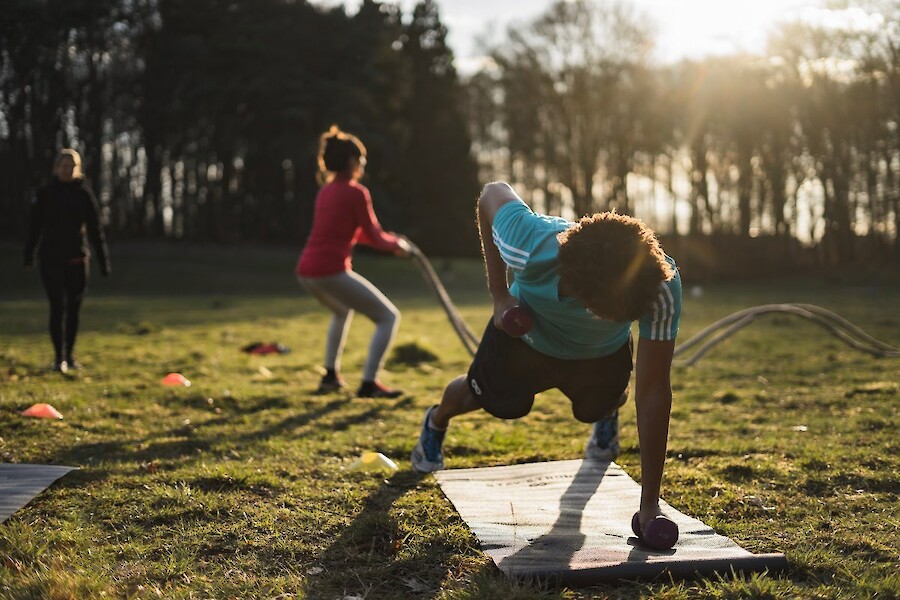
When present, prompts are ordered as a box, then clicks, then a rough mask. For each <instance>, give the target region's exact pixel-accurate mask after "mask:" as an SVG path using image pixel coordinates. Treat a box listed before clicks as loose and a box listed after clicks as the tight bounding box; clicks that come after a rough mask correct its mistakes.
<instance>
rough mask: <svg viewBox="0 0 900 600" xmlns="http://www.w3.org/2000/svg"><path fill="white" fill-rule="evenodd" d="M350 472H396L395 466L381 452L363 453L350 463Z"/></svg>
mask: <svg viewBox="0 0 900 600" xmlns="http://www.w3.org/2000/svg"><path fill="white" fill-rule="evenodd" d="M350 470H351V471H365V472H366V473H371V472H374V471H396V470H397V464H396V463H395V462H394V461H392V460H391V459H389V458H388V457H387V456H385V455H384V454H382V453H381V452H364V453H363V454H362V456H360V457H359V458H357V459H356V460H354V461H353V462H352V463H350Z"/></svg>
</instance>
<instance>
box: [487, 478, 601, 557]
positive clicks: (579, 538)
mask: <svg viewBox="0 0 900 600" xmlns="http://www.w3.org/2000/svg"><path fill="white" fill-rule="evenodd" d="M604 475H606V469H605V468H604V469H602V470H601V469H598V468H596V464H595V463H592V462H590V461H584V462H582V464H581V466H580V467H579V468H578V472H577V473H575V477H574V478H573V479H572V483H570V484H569V487H568V488H567V489H566V491H565V492H563V495H562V496H561V497H560V499H559V516H558V517H557V519H556V522H555V523H553V527H552V528H551V529H550V531H548V532H547V533H545V534H543V535H542V536H540V537H539V538H537V539H535V540H534V541H532V542H529V543H527V545H526V546H525V547H523V548H522V549H520V550H518V551H517V552H515V553H514V554H511V555H509V556H507V557H506V558H504V559H503V560H501V561H500V562H499V563H498V565H497V566H498V567H500V569H501V570H503V571H506V572H509V573H515V572H518V571H522V572H532V571H540V572H550V571H559V570H564V569H568V568H569V563H570V562H571V560H572V557H573V556H575V553H576V552H577V551H578V550H581V548H582V547H583V546H584V542H585V540H586V539H587V536H585V535H584V534H583V533H582V532H581V520H582V517H583V515H584V507H585V506H587V503H588V502H589V501H590V499H591V497H593V495H594V493H595V492H596V491H597V488H599V487H600V482H601V481H602V480H603V477H604ZM510 509H512V503H510ZM512 517H513V519H515V518H516V516H515V515H514V514H513V515H512Z"/></svg>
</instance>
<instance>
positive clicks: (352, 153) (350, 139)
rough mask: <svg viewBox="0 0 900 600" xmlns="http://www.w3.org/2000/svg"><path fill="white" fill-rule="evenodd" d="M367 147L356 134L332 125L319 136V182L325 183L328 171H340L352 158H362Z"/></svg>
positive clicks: (343, 169)
mask: <svg viewBox="0 0 900 600" xmlns="http://www.w3.org/2000/svg"><path fill="white" fill-rule="evenodd" d="M365 155H366V147H365V146H363V143H362V142H361V141H359V138H358V137H356V136H355V135H352V134H349V133H346V132H344V131H341V130H340V128H339V127H338V126H337V125H332V126H331V128H329V130H328V131H326V132H325V133H323V134H322V135H321V137H320V138H319V157H318V162H319V173H318V180H319V183H325V182H326V181H327V179H328V173H340V172H342V171H345V170H346V169H347V167H349V166H350V159H351V158H356V159H359V158H362V157H364V156H365Z"/></svg>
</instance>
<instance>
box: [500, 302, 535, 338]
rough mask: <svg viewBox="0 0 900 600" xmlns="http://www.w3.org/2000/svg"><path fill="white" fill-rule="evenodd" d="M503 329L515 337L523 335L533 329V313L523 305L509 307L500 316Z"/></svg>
mask: <svg viewBox="0 0 900 600" xmlns="http://www.w3.org/2000/svg"><path fill="white" fill-rule="evenodd" d="M500 324H501V325H502V326H503V330H504V331H505V332H506V333H508V334H509V335H511V336H513V337H522V336H523V335H525V334H526V333H528V332H529V331H531V325H532V322H531V313H530V312H528V309H527V308H525V307H524V306H521V305H518V304H517V305H516V306H513V307H511V308H507V309H506V310H505V311H504V312H503V315H502V316H501V317H500Z"/></svg>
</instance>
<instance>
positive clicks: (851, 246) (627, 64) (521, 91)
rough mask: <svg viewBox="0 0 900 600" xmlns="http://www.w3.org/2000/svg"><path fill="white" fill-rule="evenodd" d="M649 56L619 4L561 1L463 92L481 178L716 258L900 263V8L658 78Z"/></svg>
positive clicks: (837, 16)
mask: <svg viewBox="0 0 900 600" xmlns="http://www.w3.org/2000/svg"><path fill="white" fill-rule="evenodd" d="M652 45H653V35H652V22H651V20H650V19H648V18H647V17H646V16H644V15H641V14H639V13H637V12H636V11H635V10H634V9H632V8H630V6H629V5H628V4H627V3H624V2H621V3H616V2H597V1H592V0H575V1H559V2H555V3H554V4H553V5H552V6H551V7H550V8H549V9H548V10H547V11H546V12H545V13H544V14H542V15H540V16H539V17H538V18H536V19H535V20H533V21H532V22H530V23H527V24H525V26H517V27H514V28H510V29H509V30H508V31H507V35H506V37H505V39H502V40H500V41H499V42H497V43H495V44H493V45H492V46H491V47H490V55H491V57H492V59H493V65H492V66H491V67H490V68H488V69H484V70H482V71H481V72H480V73H478V74H476V75H475V76H474V77H473V78H472V79H471V81H470V82H469V85H468V88H467V92H468V105H469V111H470V114H471V115H472V122H473V123H474V124H475V126H474V127H473V129H472V131H473V142H474V144H475V147H476V148H477V149H478V153H479V156H480V157H481V169H482V172H483V175H484V176H485V177H487V178H493V177H496V176H498V174H501V175H502V176H503V177H508V178H510V179H511V180H512V181H514V182H516V183H517V184H518V186H519V187H520V188H521V189H525V190H528V192H529V195H530V201H531V202H532V203H535V204H538V205H541V206H544V207H546V209H547V210H549V211H550V212H554V213H559V212H560V211H561V210H564V209H568V210H570V211H571V213H572V214H574V215H581V214H586V213H590V212H593V211H596V210H609V209H612V208H614V209H616V210H618V211H620V212H626V213H637V214H638V216H641V217H642V218H644V219H645V220H648V221H650V222H652V223H653V224H654V225H655V227H656V228H657V230H658V231H661V232H663V233H666V234H668V235H670V236H688V237H690V238H694V239H696V238H701V237H705V238H712V239H720V240H722V245H721V248H720V250H721V251H726V252H727V251H728V250H729V249H730V248H734V244H737V245H738V246H740V247H742V248H746V250H747V252H748V253H752V252H754V251H755V250H754V249H762V248H764V247H769V248H773V249H775V250H776V254H777V252H781V253H785V252H786V253H788V254H790V253H791V252H793V253H795V254H796V253H800V252H804V250H805V249H809V248H811V251H806V252H805V254H807V255H809V256H811V259H812V261H813V262H815V263H819V264H825V265H829V264H850V263H856V262H861V261H875V262H878V263H880V264H889V265H890V264H893V265H896V264H898V258H900V237H898V231H900V132H898V125H900V2H897V1H896V0H885V1H881V0H867V1H864V2H853V3H849V2H832V3H830V5H829V6H828V7H827V8H822V9H821V10H818V11H808V12H807V14H805V15H801V16H800V17H798V18H797V19H795V20H792V21H787V22H784V23H782V24H780V25H779V26H778V28H777V29H776V30H775V31H773V32H772V33H771V36H770V41H769V48H768V52H767V56H762V57H760V56H745V55H736V56H728V57H719V58H709V59H706V60H702V61H682V62H680V63H678V64H675V65H672V66H667V67H658V66H654V65H653V64H652V63H651V62H650V58H649V56H650V54H649V49H650V48H652ZM754 238H760V243H757V244H755V245H754V244H751V243H747V240H750V239H754ZM763 239H764V240H766V241H765V243H766V246H763V245H762V242H763ZM797 240H800V241H802V242H803V244H802V245H801V244H798V243H797ZM791 242H793V243H791ZM706 247H707V248H709V246H706ZM746 258H747V259H748V260H753V257H752V256H747V257H746ZM756 258H757V260H758V258H759V257H758V256H757V257H756ZM784 258H785V259H790V258H791V257H790V256H785V257H784ZM795 258H796V256H795Z"/></svg>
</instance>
